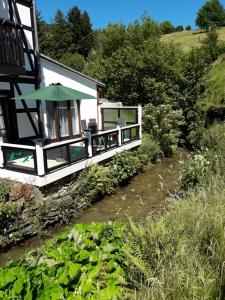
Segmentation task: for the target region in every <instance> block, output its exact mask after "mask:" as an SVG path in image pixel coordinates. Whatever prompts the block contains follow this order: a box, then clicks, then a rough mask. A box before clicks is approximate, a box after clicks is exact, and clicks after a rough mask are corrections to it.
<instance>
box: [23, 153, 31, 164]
mask: <svg viewBox="0 0 225 300" xmlns="http://www.w3.org/2000/svg"><path fill="white" fill-rule="evenodd" d="M29 160H30V156H29V155H26V156H25V157H24V159H23V161H22V162H23V163H26V162H28V161H29Z"/></svg>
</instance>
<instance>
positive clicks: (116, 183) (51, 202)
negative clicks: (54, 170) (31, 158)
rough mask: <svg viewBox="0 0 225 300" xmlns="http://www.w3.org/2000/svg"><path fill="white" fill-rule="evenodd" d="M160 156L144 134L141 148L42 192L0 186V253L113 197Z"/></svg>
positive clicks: (31, 188)
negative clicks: (106, 196)
mask: <svg viewBox="0 0 225 300" xmlns="http://www.w3.org/2000/svg"><path fill="white" fill-rule="evenodd" d="M162 155H163V152H162V150H161V148H160V146H159V144H158V142H155V141H154V140H153V139H152V138H151V136H149V135H147V134H145V135H144V137H143V144H142V146H141V147H140V148H139V149H137V150H135V151H125V152H123V153H120V154H118V155H116V156H115V157H113V158H112V159H111V160H109V161H108V162H106V163H105V164H102V165H93V166H91V167H90V168H87V169H85V170H83V171H81V172H80V173H78V174H74V176H70V177H68V178H66V179H65V180H64V181H63V182H62V183H57V184H53V185H51V186H50V187H48V189H45V190H43V191H42V192H41V191H40V190H39V189H38V188H36V187H32V186H29V185H24V184H17V183H14V184H12V183H10V182H9V181H3V182H1V183H0V250H3V249H5V248H7V247H9V246H11V245H13V244H17V243H19V242H20V241H22V240H24V239H26V238H29V237H31V236H34V235H37V234H39V233H41V232H42V231H43V230H45V229H47V228H48V227H50V226H53V225H55V224H56V223H60V222H62V223H67V222H68V221H69V220H70V218H71V217H72V216H74V215H75V214H77V213H79V212H80V211H82V210H84V209H85V208H87V207H89V206H91V205H92V204H94V203H95V202H96V201H97V200H100V199H102V198H103V197H104V196H105V195H111V194H114V193H115V192H116V191H117V190H118V189H119V187H120V186H121V185H124V184H127V183H128V182H129V180H131V179H132V177H134V176H135V175H137V174H138V173H140V172H143V171H144V169H145V168H146V167H147V166H148V165H149V164H150V163H153V162H155V161H156V159H157V158H159V157H161V156H162Z"/></svg>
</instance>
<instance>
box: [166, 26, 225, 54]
mask: <svg viewBox="0 0 225 300" xmlns="http://www.w3.org/2000/svg"><path fill="white" fill-rule="evenodd" d="M218 34H219V39H220V40H222V41H225V28H220V29H219V30H218ZM205 38H206V33H205V32H201V31H200V30H191V31H183V32H174V33H170V34H165V35H163V36H162V40H163V41H165V42H172V43H176V44H179V45H180V46H181V47H182V48H183V49H184V50H185V51H189V50H191V48H193V47H196V46H200V44H201V41H202V40H204V39H205Z"/></svg>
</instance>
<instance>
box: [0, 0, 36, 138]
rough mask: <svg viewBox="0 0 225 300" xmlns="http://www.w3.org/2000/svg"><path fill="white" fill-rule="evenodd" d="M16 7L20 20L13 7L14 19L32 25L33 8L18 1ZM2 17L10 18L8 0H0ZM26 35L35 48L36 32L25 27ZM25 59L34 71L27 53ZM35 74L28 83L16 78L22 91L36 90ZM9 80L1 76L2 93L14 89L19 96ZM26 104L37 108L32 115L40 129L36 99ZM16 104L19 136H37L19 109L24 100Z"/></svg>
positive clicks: (28, 43)
mask: <svg viewBox="0 0 225 300" xmlns="http://www.w3.org/2000/svg"><path fill="white" fill-rule="evenodd" d="M16 7H17V9H18V13H19V19H20V20H19V19H17V17H16V13H15V10H14V8H13V21H14V22H16V23H20V24H22V25H25V26H28V27H32V21H31V20H32V16H31V14H32V9H30V8H29V7H27V6H25V5H22V4H19V3H16ZM0 17H1V18H5V19H7V20H9V19H10V13H9V2H8V0H0ZM24 35H25V38H26V42H27V45H28V49H30V50H34V35H35V32H33V33H32V32H31V31H29V30H26V29H24ZM24 47H25V43H24ZM30 56H31V61H32V62H33V64H34V55H33V54H32V53H31V55H30ZM24 59H25V69H26V71H32V68H31V66H30V62H29V59H28V54H27V53H24ZM34 68H35V64H34ZM0 74H1V70H0ZM35 76H36V75H35V74H32V76H27V78H29V79H30V82H29V83H27V84H24V83H23V84H22V83H20V77H18V78H17V79H16V80H15V82H16V83H18V86H19V88H20V90H21V92H22V93H27V92H31V91H33V90H35V83H36V78H35ZM10 80H11V81H12V82H13V83H14V79H10V77H9V82H10ZM9 82H1V78H0V93H1V91H6V92H7V91H8V92H9V91H11V95H13V93H12V91H14V95H15V96H17V95H18V93H17V90H16V88H15V86H14V87H12V86H10V83H9ZM2 94H4V93H2ZM7 101H12V100H10V99H7ZM26 104H27V107H28V108H32V109H36V112H31V117H32V118H33V121H34V123H35V124H36V127H37V129H39V128H38V113H37V104H36V101H27V102H26ZM15 106H16V122H17V124H18V137H19V138H26V137H35V136H36V134H35V132H34V130H33V128H32V126H31V123H30V121H29V118H28V116H27V114H26V113H25V112H21V111H18V109H19V110H20V109H24V106H23V105H22V102H21V101H16V102H15ZM12 118H13V116H12Z"/></svg>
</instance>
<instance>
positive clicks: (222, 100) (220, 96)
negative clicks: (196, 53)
mask: <svg viewBox="0 0 225 300" xmlns="http://www.w3.org/2000/svg"><path fill="white" fill-rule="evenodd" d="M210 75H211V85H210V86H209V88H208V91H207V93H206V100H207V102H209V103H211V104H212V105H214V106H221V105H223V106H224V105H225V54H223V55H221V56H220V57H219V58H218V59H217V60H216V61H215V63H214V64H213V67H212V69H211V71H210Z"/></svg>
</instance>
